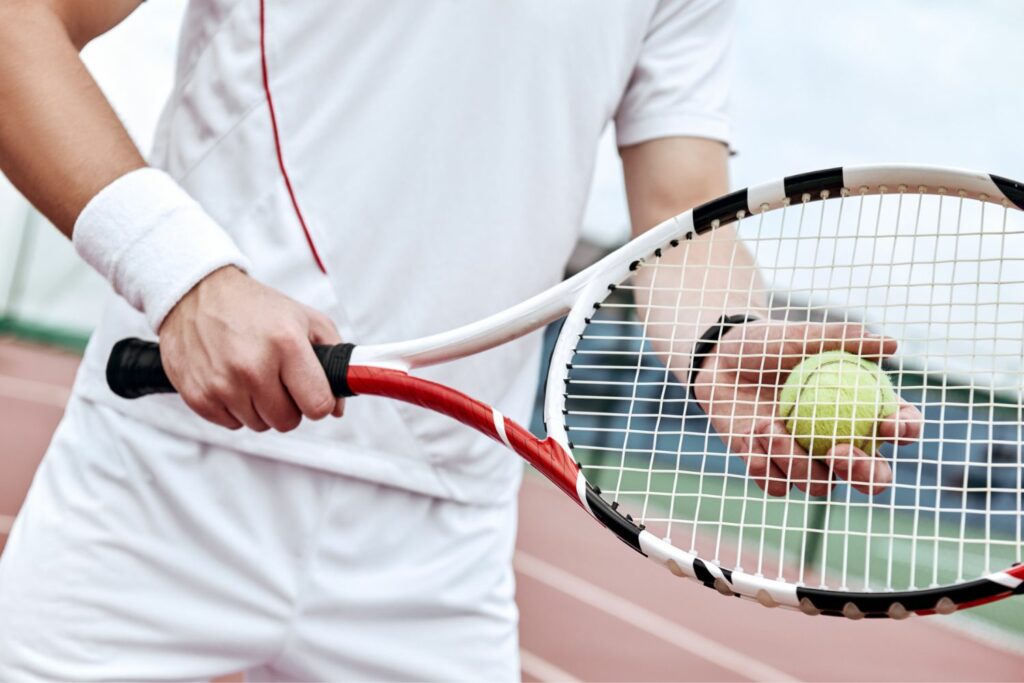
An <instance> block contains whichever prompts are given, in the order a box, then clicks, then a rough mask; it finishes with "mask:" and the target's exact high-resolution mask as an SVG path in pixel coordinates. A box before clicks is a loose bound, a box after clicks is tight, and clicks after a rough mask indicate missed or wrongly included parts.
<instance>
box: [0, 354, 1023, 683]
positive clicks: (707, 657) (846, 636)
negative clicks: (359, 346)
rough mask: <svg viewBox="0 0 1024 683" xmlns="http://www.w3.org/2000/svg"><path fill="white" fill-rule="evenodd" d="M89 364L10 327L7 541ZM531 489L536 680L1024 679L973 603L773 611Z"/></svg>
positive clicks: (525, 515) (525, 561) (3, 446)
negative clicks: (931, 608) (17, 338)
mask: <svg viewBox="0 0 1024 683" xmlns="http://www.w3.org/2000/svg"><path fill="white" fill-rule="evenodd" d="M77 364H78V358H77V357H76V356H74V355H71V354H67V353H63V352H58V351H52V350H42V349H40V348H38V347H31V346H27V345H24V344H22V343H19V342H14V341H10V340H2V339H0V422H2V424H0V430H2V431H0V433H2V434H3V435H4V437H3V439H2V442H0V457H2V460H0V462H2V463H3V465H2V468H3V469H2V476H0V547H2V544H3V541H4V539H5V538H6V534H7V532H8V531H9V528H10V524H11V523H12V521H13V518H14V515H15V514H16V513H17V510H18V507H19V506H20V504H21V502H22V500H23V499H24V494H25V491H26V489H27V488H28V485H29V483H30V481H31V477H32V473H33V471H34V470H35V467H36V465H37V464H38V462H39V459H40V458H41V457H42V454H43V452H44V450H45V448H46V443H47V441H48V439H49V436H50V434H51V432H52V431H53V429H54V427H55V426H56V424H57V421H58V420H59V419H60V415H61V412H62V406H63V404H64V401H65V400H66V398H67V387H68V386H69V385H70V382H71V380H72V378H73V376H74V372H75V368H76V367H77ZM520 501H521V513H520V534H519V544H518V551H517V555H516V571H517V574H518V580H519V588H518V600H519V605H520V609H521V618H522V628H521V633H522V670H523V678H524V680H528V681H571V680H587V681H633V680H637V681H755V680H758V681H769V680H802V681H1024V650H1021V649H1020V648H1019V646H1018V648H1017V649H1016V650H1014V649H1013V648H1011V647H1005V646H1004V647H1001V648H997V647H994V646H990V645H986V644H984V643H983V642H982V640H981V639H980V635H981V634H979V633H971V625H970V622H969V621H965V620H963V619H960V618H958V617H959V616H962V615H957V617H953V618H942V617H935V618H928V619H912V620H909V621H905V622H889V621H870V622H869V621H860V622H850V621H844V620H841V619H834V618H828V617H807V616H804V615H802V614H799V613H793V612H785V611H782V610H770V609H766V608H764V607H761V606H759V605H755V604H752V603H748V602H745V601H740V600H736V599H729V598H725V597H722V596H720V595H719V594H718V593H716V592H714V591H710V590H707V589H706V588H704V587H703V586H699V585H697V584H695V583H693V582H688V581H686V580H683V579H679V578H676V577H674V576H672V575H671V574H669V573H668V572H666V571H664V570H663V569H661V568H660V567H657V566H655V565H654V564H653V563H651V562H649V561H647V560H645V559H644V558H642V557H640V556H638V555H635V554H633V553H632V552H631V551H629V550H628V549H626V548H625V547H624V546H623V545H622V544H621V543H620V542H619V541H617V540H616V539H614V538H613V537H611V536H610V535H609V534H607V533H606V532H604V531H603V530H601V529H600V527H598V526H597V524H596V523H595V522H592V521H591V520H589V519H588V518H587V517H585V516H584V515H582V514H580V513H579V511H578V510H577V509H575V506H574V505H573V504H572V503H571V502H570V501H569V500H568V499H566V498H565V497H564V496H563V495H562V494H560V493H558V492H557V491H556V490H555V489H554V488H553V487H551V486H549V485H548V484H547V483H546V482H545V481H543V480H542V479H541V478H540V477H539V476H537V475H535V474H530V475H528V476H527V477H526V482H525V483H524V485H523V491H522V495H521V498H520ZM1021 609H1022V610H1024V600H1022V606H1021ZM1022 614H1024V612H1022ZM1022 618H1024V616H1022ZM950 626H956V628H955V629H954V628H949V627H950Z"/></svg>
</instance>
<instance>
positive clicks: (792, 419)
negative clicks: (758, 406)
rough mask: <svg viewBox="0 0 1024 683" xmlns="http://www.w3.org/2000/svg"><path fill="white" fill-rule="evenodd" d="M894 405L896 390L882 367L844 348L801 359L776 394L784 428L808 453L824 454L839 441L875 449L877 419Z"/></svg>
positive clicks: (890, 411) (895, 409)
mask: <svg viewBox="0 0 1024 683" xmlns="http://www.w3.org/2000/svg"><path fill="white" fill-rule="evenodd" d="M898 409H899V401H898V400H897V398H896V391H895V390H894V389H893V386H892V381H891V380H890V379H889V376H888V375H887V374H885V372H884V371H883V370H882V368H880V367H878V365H876V364H875V363H872V362H871V361H869V360H865V359H864V358H861V357H860V356H857V355H854V354H852V353H847V352H845V351H826V352H825V353H819V354H817V355H815V356H809V357H807V358H805V359H804V360H803V361H802V362H801V363H800V364H799V365H797V366H796V367H795V368H793V370H792V371H791V372H790V373H789V377H788V378H786V383H785V384H784V385H783V386H782V391H781V392H780V393H779V414H780V415H781V416H782V417H783V418H784V419H785V420H786V429H788V430H789V433H790V434H792V435H793V436H795V437H796V440H797V442H798V443H799V444H800V445H801V446H803V447H804V448H806V449H807V452H808V453H810V454H811V455H825V454H826V453H828V451H829V449H830V448H832V447H833V446H835V445H838V444H843V443H852V444H853V445H854V446H856V447H857V448H859V449H861V450H862V451H864V452H865V453H869V454H870V453H874V452H875V451H876V450H878V441H877V439H876V429H877V426H878V421H879V419H880V418H882V417H885V416H887V415H892V414H893V413H895V412H896V411H897V410H898Z"/></svg>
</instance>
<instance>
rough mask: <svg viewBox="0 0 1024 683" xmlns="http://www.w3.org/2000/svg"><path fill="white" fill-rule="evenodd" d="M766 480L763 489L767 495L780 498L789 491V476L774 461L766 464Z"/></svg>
mask: <svg viewBox="0 0 1024 683" xmlns="http://www.w3.org/2000/svg"><path fill="white" fill-rule="evenodd" d="M766 481H767V486H766V487H765V488H764V490H765V491H766V492H767V493H768V495H769V496H775V497H776V498H780V497H782V496H784V495H786V494H787V493H789V487H790V486H791V484H790V481H789V477H787V476H786V473H785V472H783V471H782V470H781V469H779V466H778V465H776V464H775V463H774V462H772V463H771V464H770V465H769V466H768V478H767V480H766Z"/></svg>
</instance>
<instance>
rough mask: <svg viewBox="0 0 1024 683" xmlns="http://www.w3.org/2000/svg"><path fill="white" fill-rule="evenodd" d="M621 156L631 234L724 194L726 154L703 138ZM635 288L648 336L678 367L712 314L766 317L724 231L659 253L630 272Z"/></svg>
mask: <svg viewBox="0 0 1024 683" xmlns="http://www.w3.org/2000/svg"><path fill="white" fill-rule="evenodd" d="M622 158H623V164H624V168H625V171H626V186H627V192H628V194H629V202H630V215H631V218H632V221H633V226H634V232H635V233H636V234H639V233H641V232H643V231H644V230H646V229H649V228H650V227H652V226H654V225H657V224H658V223H660V222H662V221H664V220H666V219H668V218H670V217H672V216H674V215H676V214H679V213H681V212H683V211H686V210H687V209H690V208H693V207H694V206H696V205H698V204H701V203H703V202H706V201H708V200H711V199H714V198H716V197H718V196H721V195H722V194H725V192H726V191H727V189H728V174H727V153H726V150H725V148H724V147H723V146H722V145H720V144H719V143H715V142H712V141H709V140H694V139H685V138H679V139H666V140H655V141H653V142H650V143H645V144H644V145H639V146H637V147H635V148H628V149H624V150H622ZM635 285H636V286H637V288H638V289H637V290H636V291H635V292H634V295H635V297H636V303H637V306H638V313H639V315H641V316H643V317H644V319H645V320H644V321H645V322H646V327H647V334H648V336H649V338H651V339H652V341H653V343H654V345H655V349H656V350H657V351H658V353H659V354H661V355H662V357H663V359H665V360H666V362H668V361H671V365H672V367H673V368H675V369H679V370H682V369H685V368H688V367H689V364H690V354H691V352H692V350H693V346H694V342H695V340H696V339H697V338H699V337H700V335H701V334H702V333H703V332H704V331H705V330H706V329H707V328H709V327H710V326H712V325H714V324H715V322H716V321H717V320H718V318H719V317H720V316H722V315H732V314H737V313H753V314H754V315H758V316H760V317H763V316H765V315H766V313H765V300H764V298H765V297H764V285H763V283H762V281H761V279H760V276H759V274H758V270H757V267H756V265H755V263H754V260H753V258H752V257H751V254H750V252H749V251H748V250H747V248H746V247H745V246H744V245H743V243H742V242H741V241H739V240H738V239H737V237H736V232H735V230H734V229H733V228H732V227H729V226H726V227H723V228H718V229H716V230H713V231H711V232H709V233H706V234H705V235H703V236H699V237H696V238H694V239H693V240H687V241H684V242H682V243H681V244H680V245H679V246H678V247H675V248H670V249H664V250H663V251H662V256H661V257H660V258H658V259H657V260H656V261H650V262H648V263H647V264H645V266H644V267H643V268H641V269H640V270H638V271H637V273H636V275H635Z"/></svg>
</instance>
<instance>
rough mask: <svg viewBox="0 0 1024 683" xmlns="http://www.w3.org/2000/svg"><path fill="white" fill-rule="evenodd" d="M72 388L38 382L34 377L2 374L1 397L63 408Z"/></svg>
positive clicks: (0, 383) (0, 381)
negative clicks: (24, 377)
mask: <svg viewBox="0 0 1024 683" xmlns="http://www.w3.org/2000/svg"><path fill="white" fill-rule="evenodd" d="M70 395H71V390H70V389H68V388H67V387H63V386H60V385H58V384H48V383H46V382H37V381H35V380H33V379H21V378H20V377H8V376H6V375H0V397H2V398H10V399H14V400H15V401H25V402H29V403H39V404H40V405H44V406H52V407H54V408H63V407H64V406H65V405H66V404H67V402H68V396H70Z"/></svg>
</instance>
